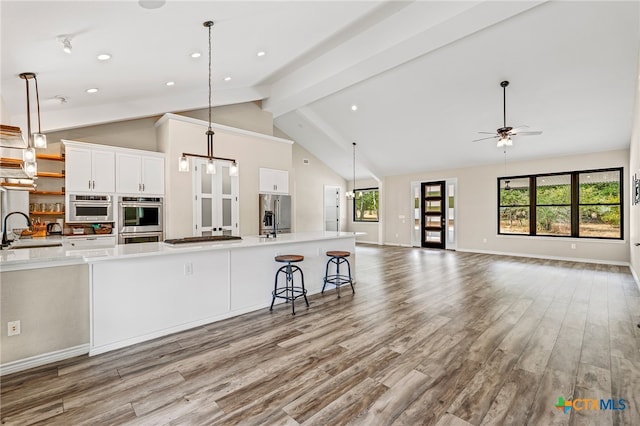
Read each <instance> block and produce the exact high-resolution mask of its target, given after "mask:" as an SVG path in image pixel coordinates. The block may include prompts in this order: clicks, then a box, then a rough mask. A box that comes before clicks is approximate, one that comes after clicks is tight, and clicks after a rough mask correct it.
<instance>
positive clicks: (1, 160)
mask: <svg viewBox="0 0 640 426" xmlns="http://www.w3.org/2000/svg"><path fill="white" fill-rule="evenodd" d="M15 165H17V166H18V167H22V160H21V159H19V158H11V157H0V166H2V167H11V166H15Z"/></svg>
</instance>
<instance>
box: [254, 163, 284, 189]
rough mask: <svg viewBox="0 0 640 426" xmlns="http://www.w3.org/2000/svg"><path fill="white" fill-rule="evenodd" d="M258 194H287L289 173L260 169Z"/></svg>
mask: <svg viewBox="0 0 640 426" xmlns="http://www.w3.org/2000/svg"><path fill="white" fill-rule="evenodd" d="M259 188H260V193H272V194H288V193H289V172H288V171H286V170H276V169H265V168H260V186H259Z"/></svg>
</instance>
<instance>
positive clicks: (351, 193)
mask: <svg viewBox="0 0 640 426" xmlns="http://www.w3.org/2000/svg"><path fill="white" fill-rule="evenodd" d="M352 145H353V190H351V191H347V193H346V194H345V195H346V196H347V199H348V200H353V199H354V198H355V197H356V143H355V142H353V143H352Z"/></svg>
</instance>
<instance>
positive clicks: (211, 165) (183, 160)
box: [178, 21, 238, 176]
mask: <svg viewBox="0 0 640 426" xmlns="http://www.w3.org/2000/svg"><path fill="white" fill-rule="evenodd" d="M202 25H204V26H205V27H207V28H208V30H209V125H208V127H207V131H206V132H205V135H207V155H200V154H189V153H186V152H183V153H182V155H181V156H180V158H179V159H178V171H179V172H188V171H189V159H188V158H187V157H198V158H206V159H207V163H206V166H205V172H206V173H207V174H209V175H213V174H215V173H216V160H226V161H231V167H230V169H229V175H231V176H237V175H238V162H237V161H236V160H234V159H233V158H222V157H215V156H214V155H213V136H214V135H215V132H214V131H213V129H212V128H211V108H212V105H211V93H212V91H211V86H212V79H211V28H212V27H213V21H205V22H204V23H203V24H202Z"/></svg>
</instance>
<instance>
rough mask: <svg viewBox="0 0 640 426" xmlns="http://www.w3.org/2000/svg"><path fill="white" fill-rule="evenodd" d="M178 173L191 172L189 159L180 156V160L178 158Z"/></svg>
mask: <svg viewBox="0 0 640 426" xmlns="http://www.w3.org/2000/svg"><path fill="white" fill-rule="evenodd" d="M178 171H179V172H188V171H189V159H187V157H185V156H180V158H178Z"/></svg>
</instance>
